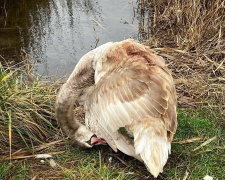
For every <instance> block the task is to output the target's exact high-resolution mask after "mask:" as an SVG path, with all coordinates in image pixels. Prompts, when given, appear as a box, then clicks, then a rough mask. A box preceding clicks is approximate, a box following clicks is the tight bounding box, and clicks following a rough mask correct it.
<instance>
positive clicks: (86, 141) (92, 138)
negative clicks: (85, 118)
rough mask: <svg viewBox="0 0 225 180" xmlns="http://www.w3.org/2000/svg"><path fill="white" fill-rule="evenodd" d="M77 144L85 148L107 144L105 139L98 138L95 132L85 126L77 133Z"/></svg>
mask: <svg viewBox="0 0 225 180" xmlns="http://www.w3.org/2000/svg"><path fill="white" fill-rule="evenodd" d="M74 140H75V143H76V144H78V145H80V146H81V147H84V148H92V147H93V146H96V145H105V144H107V143H106V141H105V140H104V139H101V138H98V137H97V136H96V135H95V134H94V133H93V132H91V131H90V130H89V129H87V128H86V127H85V126H83V125H82V126H80V127H79V128H78V129H77V131H76V132H75V139H74Z"/></svg>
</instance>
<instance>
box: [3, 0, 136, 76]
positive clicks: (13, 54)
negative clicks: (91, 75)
mask: <svg viewBox="0 0 225 180" xmlns="http://www.w3.org/2000/svg"><path fill="white" fill-rule="evenodd" d="M5 1H6V0H5ZM6 2H7V3H6V4H5V6H4V4H3V5H1V10H0V15H1V17H2V18H1V19H0V22H1V28H0V55H1V56H2V57H1V56H0V59H1V61H2V60H3V58H4V59H5V60H6V61H8V63H14V62H18V61H20V60H21V58H20V54H21V51H20V50H21V48H22V49H24V50H25V51H26V52H27V53H28V54H29V55H30V60H31V62H32V63H34V62H36V66H35V72H37V73H38V74H40V75H45V76H52V75H55V74H58V75H64V74H69V73H71V72H72V70H73V69H74V67H75V65H76V63H77V62H78V60H79V59H80V58H81V57H82V56H83V55H84V54H85V53H87V52H88V51H90V50H91V49H93V48H95V47H96V46H99V45H101V44H103V43H106V42H109V41H121V40H123V39H126V38H129V37H132V38H134V39H138V19H137V17H136V11H137V1H136V0H130V1H128V0H14V1H13V0H11V1H10V0H8V1H6ZM4 8H6V10H7V11H4V10H5V9H4ZM5 12H7V18H6V13H5Z"/></svg>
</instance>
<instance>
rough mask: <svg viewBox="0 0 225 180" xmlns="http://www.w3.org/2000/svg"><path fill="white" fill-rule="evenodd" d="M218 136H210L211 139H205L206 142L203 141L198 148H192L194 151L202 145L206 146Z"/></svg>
mask: <svg viewBox="0 0 225 180" xmlns="http://www.w3.org/2000/svg"><path fill="white" fill-rule="evenodd" d="M216 138H217V137H216V136H214V137H212V138H210V139H209V140H207V141H205V142H204V143H202V144H201V145H200V146H198V147H196V148H195V149H194V150H192V151H196V150H198V149H200V148H201V147H204V146H206V145H207V144H209V143H210V142H212V141H214V140H216Z"/></svg>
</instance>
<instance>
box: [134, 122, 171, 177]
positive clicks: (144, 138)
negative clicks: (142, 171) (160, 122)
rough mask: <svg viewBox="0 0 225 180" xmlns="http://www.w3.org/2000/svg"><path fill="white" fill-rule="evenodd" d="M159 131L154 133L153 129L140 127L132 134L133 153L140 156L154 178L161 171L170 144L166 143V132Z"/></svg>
mask: <svg viewBox="0 0 225 180" xmlns="http://www.w3.org/2000/svg"><path fill="white" fill-rule="evenodd" d="M139 127H140V126H139ZM163 129H164V128H163ZM163 129H161V130H163ZM161 130H160V129H157V131H155V130H154V128H147V129H144V128H143V127H140V128H139V129H138V131H136V133H134V147H135V153H136V154H137V155H140V156H141V158H142V160H143V161H144V163H145V165H146V167H147V169H148V171H149V172H150V173H151V174H152V175H153V176H154V177H157V176H158V175H159V173H161V172H162V171H163V166H164V165H165V164H166V162H167V159H168V156H169V154H170V151H171V143H170V142H168V141H167V136H166V130H165V129H164V131H165V133H164V132H162V131H161Z"/></svg>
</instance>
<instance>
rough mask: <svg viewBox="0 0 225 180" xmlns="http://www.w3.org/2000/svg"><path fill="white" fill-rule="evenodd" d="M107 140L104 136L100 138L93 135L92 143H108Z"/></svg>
mask: <svg viewBox="0 0 225 180" xmlns="http://www.w3.org/2000/svg"><path fill="white" fill-rule="evenodd" d="M106 144H107V142H106V141H105V140H104V139H102V138H98V137H97V136H96V135H93V136H92V137H91V145H92V146H94V145H106Z"/></svg>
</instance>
